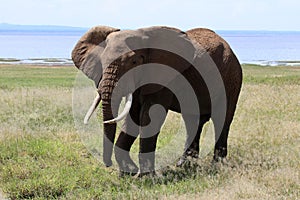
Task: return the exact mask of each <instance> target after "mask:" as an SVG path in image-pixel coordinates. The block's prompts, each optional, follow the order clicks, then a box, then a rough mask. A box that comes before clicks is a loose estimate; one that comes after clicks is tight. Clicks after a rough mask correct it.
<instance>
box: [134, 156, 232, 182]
mask: <svg viewBox="0 0 300 200" xmlns="http://www.w3.org/2000/svg"><path fill="white" fill-rule="evenodd" d="M224 166H227V164H226V163H224V162H215V161H211V160H205V161H204V162H200V161H199V160H191V161H189V162H187V163H185V164H184V165H183V166H181V167H176V166H175V165H174V166H168V167H166V168H163V169H160V170H158V171H156V174H155V175H154V176H152V175H147V176H143V177H142V178H138V179H137V180H139V181H141V182H143V183H145V184H147V185H149V186H151V185H157V184H161V185H166V184H170V183H176V182H178V181H182V180H187V179H195V178H197V177H199V176H203V177H208V176H210V177H211V176H216V175H218V174H219V172H220V171H221V168H222V167H224Z"/></svg>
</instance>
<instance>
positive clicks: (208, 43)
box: [186, 28, 235, 68]
mask: <svg viewBox="0 0 300 200" xmlns="http://www.w3.org/2000/svg"><path fill="white" fill-rule="evenodd" d="M186 34H187V36H188V37H189V38H190V39H192V40H194V41H195V42H197V43H198V44H199V45H200V46H201V48H204V49H205V50H206V52H208V53H209V55H210V56H211V57H212V59H213V60H214V62H215V63H216V64H217V65H218V67H219V68H222V67H223V65H224V64H226V63H227V62H228V61H229V60H231V59H232V57H235V55H234V53H233V51H232V50H231V48H230V46H229V44H228V43H227V42H226V41H225V40H224V39H223V38H222V37H220V36H219V35H218V34H216V33H215V32H214V31H212V30H210V29H206V28H195V29H191V30H188V31H186ZM220 58H222V59H220Z"/></svg>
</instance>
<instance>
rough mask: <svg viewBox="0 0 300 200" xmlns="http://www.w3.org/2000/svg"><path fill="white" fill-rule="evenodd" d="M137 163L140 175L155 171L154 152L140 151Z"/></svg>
mask: <svg viewBox="0 0 300 200" xmlns="http://www.w3.org/2000/svg"><path fill="white" fill-rule="evenodd" d="M139 163H140V171H139V174H140V175H141V176H143V175H149V174H153V173H155V152H150V153H140V154H139Z"/></svg>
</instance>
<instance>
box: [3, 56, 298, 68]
mask: <svg viewBox="0 0 300 200" xmlns="http://www.w3.org/2000/svg"><path fill="white" fill-rule="evenodd" d="M240 63H241V65H257V66H262V67H265V66H271V67H276V66H288V67H296V66H300V60H299V61H296V60H292V61H267V60H257V61H255V60H254V61H240ZM0 65H43V66H70V65H74V64H73V61H72V59H71V58H26V59H19V58H0Z"/></svg>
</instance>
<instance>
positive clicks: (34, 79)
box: [0, 65, 300, 200]
mask: <svg viewBox="0 0 300 200" xmlns="http://www.w3.org/2000/svg"><path fill="white" fill-rule="evenodd" d="M243 71H244V84H243V88H242V92H241V96H240V99H239V103H238V109H237V112H236V115H235V119H234V122H233V124H232V127H231V133H230V135H229V155H228V158H227V160H226V162H225V163H223V164H212V163H211V159H212V153H211V152H210V153H209V154H208V155H207V156H204V157H203V158H201V159H199V160H198V161H197V162H196V163H195V164H194V165H192V166H191V167H189V168H186V169H177V168H174V167H172V166H170V168H169V169H168V170H165V171H164V172H163V173H162V174H161V175H160V176H158V177H155V178H149V177H148V178H147V177H145V178H140V179H134V178H130V177H125V178H121V179H120V178H119V177H118V173H117V171H115V170H112V169H109V168H105V167H104V166H103V164H102V163H101V162H99V161H98V160H97V159H95V158H94V157H93V156H92V155H91V154H90V153H89V151H88V150H87V148H86V147H85V146H84V144H83V143H82V141H81V139H80V137H79V136H78V134H77V133H76V128H75V126H74V119H73V115H72V88H73V83H74V79H75V76H76V74H77V71H76V69H75V68H74V67H43V66H25V65H18V66H14V65H2V66H0V72H1V73H0V193H1V192H2V193H3V194H4V196H5V197H6V198H10V199H176V200H179V199H299V198H300V151H299V149H300V68H299V67H258V66H250V65H245V66H243ZM169 127H170V129H171V128H172V126H169ZM162 142H163V140H162V141H160V144H161V143H162ZM180 148H182V147H180ZM0 198H1V194H0Z"/></svg>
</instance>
